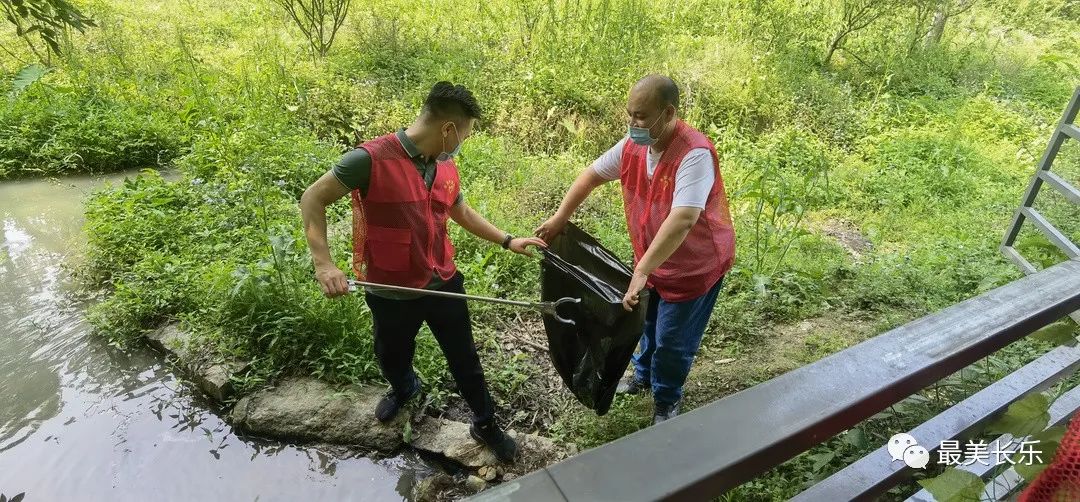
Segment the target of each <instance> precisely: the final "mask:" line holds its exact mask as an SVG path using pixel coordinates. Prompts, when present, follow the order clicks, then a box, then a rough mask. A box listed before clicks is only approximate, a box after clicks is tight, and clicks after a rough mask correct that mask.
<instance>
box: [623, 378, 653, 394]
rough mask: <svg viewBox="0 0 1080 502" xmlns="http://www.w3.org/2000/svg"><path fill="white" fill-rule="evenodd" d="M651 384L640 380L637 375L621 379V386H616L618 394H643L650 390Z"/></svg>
mask: <svg viewBox="0 0 1080 502" xmlns="http://www.w3.org/2000/svg"><path fill="white" fill-rule="evenodd" d="M649 387H650V386H649V384H647V383H645V382H642V381H641V380H638V379H637V377H633V376H629V377H624V378H623V379H622V380H619V386H618V387H615V393H616V394H631V395H633V394H641V393H642V392H649Z"/></svg>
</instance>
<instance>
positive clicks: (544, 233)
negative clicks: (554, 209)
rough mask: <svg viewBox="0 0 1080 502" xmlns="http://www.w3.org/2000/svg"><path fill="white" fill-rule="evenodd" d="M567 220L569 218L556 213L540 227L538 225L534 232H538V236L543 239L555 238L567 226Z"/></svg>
mask: <svg viewBox="0 0 1080 502" xmlns="http://www.w3.org/2000/svg"><path fill="white" fill-rule="evenodd" d="M567 220H568V218H564V217H561V216H559V215H557V214H556V215H555V216H552V217H551V218H548V220H547V221H545V222H544V223H543V224H541V225H540V226H539V227H536V230H535V231H534V232H535V233H536V236H537V237H539V238H541V239H544V240H551V239H553V238H555V236H556V235H559V234H561V233H562V231H563V228H565V227H566V221H567Z"/></svg>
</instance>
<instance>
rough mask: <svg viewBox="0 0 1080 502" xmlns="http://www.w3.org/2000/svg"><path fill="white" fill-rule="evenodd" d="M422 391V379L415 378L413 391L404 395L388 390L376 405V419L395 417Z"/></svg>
mask: <svg viewBox="0 0 1080 502" xmlns="http://www.w3.org/2000/svg"><path fill="white" fill-rule="evenodd" d="M419 393H420V380H419V379H415V383H414V384H413V388H412V391H410V392H409V393H408V394H406V395H404V396H400V395H398V394H397V393H396V392H394V390H393V389H391V390H390V392H387V393H386V395H385V396H383V398H382V399H380V400H379V404H377V405H376V406H375V419H376V420H378V421H380V422H384V423H385V422H389V421H391V420H393V419H394V417H396V416H397V415H398V413H399V412H400V411H401V408H403V407H404V406H405V403H407V402H409V400H410V399H412V398H414V397H416V395H417V394H419Z"/></svg>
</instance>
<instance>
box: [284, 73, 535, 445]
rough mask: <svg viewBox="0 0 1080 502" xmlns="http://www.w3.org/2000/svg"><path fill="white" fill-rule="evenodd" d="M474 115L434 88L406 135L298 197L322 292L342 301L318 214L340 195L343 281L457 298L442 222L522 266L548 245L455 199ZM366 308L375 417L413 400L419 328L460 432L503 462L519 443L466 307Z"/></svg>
mask: <svg viewBox="0 0 1080 502" xmlns="http://www.w3.org/2000/svg"><path fill="white" fill-rule="evenodd" d="M479 117H480V107H479V106H478V105H477V103H476V99H475V98H474V97H473V95H472V93H471V92H469V90H468V89H466V88H465V87H463V86H461V85H457V86H455V85H453V84H451V83H449V82H439V83H437V84H435V86H434V87H432V89H431V92H430V93H429V94H428V96H427V99H426V100H425V101H424V106H423V109H422V110H421V113H420V116H419V117H418V118H417V119H416V121H415V122H413V124H412V125H411V126H409V127H408V128H405V129H401V130H398V131H397V132H396V133H391V134H387V135H385V136H382V137H379V138H376V139H373V140H371V141H368V142H366V143H364V144H362V145H360V147H359V148H357V149H355V150H353V151H351V152H349V153H347V154H345V156H344V157H343V158H342V159H341V161H340V162H339V163H338V164H337V165H335V166H334V168H333V169H332V170H330V171H329V172H327V173H326V174H324V175H323V176H322V177H321V178H319V180H318V181H316V182H315V183H313V184H312V185H311V186H310V187H308V189H307V191H305V192H304V195H303V196H302V197H301V198H300V208H301V213H302V214H303V218H304V232H305V233H306V234H307V241H308V246H309V248H310V249H311V256H312V259H313V261H314V263H315V275H316V278H317V279H318V281H319V287H320V288H322V291H323V294H325V295H326V296H327V297H336V296H341V295H344V294H346V293H348V284H347V283H346V279H345V274H344V273H342V271H341V270H340V269H338V268H337V266H336V265H334V261H333V260H332V259H331V257H330V250H329V247H328V246H327V242H326V206H328V205H329V204H331V203H333V202H334V201H336V200H338V199H340V198H341V197H344V196H345V195H346V194H349V193H350V192H351V193H352V206H353V272H354V273H355V274H356V276H357V277H360V278H365V276H366V279H367V280H368V281H370V282H374V283H379V284H389V285H395V286H408V287H412V288H424V289H432V290H439V291H449V292H454V293H464V292H465V289H464V287H463V282H464V277H463V276H462V274H461V273H460V272H458V271H457V269H456V267H455V266H454V260H453V258H454V247H453V245H452V244H451V243H450V239H449V237H448V235H447V229H446V222H447V219H453V220H454V221H455V222H456V223H457V224H459V225H461V226H462V228H464V229H465V230H468V231H469V232H470V233H472V234H473V235H476V236H477V237H480V238H481V239H485V240H488V241H491V242H493V243H496V244H500V245H502V247H503V248H505V249H509V250H511V251H513V252H515V253H519V254H524V255H529V256H531V255H532V253H531V252H530V251H529V250H527V249H526V248H527V247H528V246H545V245H546V244H545V243H544V241H542V240H540V239H537V238H514V237H513V236H511V235H510V234H508V233H506V232H503V231H502V230H499V229H498V228H496V227H495V226H494V225H492V224H491V223H489V222H488V221H487V220H486V219H484V217H483V216H480V215H479V214H477V213H476V211H474V210H473V209H472V208H471V207H469V205H468V204H466V203H465V201H464V200H463V198H462V195H461V183H460V180H459V178H458V169H457V165H456V164H455V163H454V161H453V160H451V159H452V158H453V157H454V155H455V154H457V152H458V150H459V149H460V148H461V144H462V142H464V141H465V139H466V138H468V137H469V135H470V134H471V133H472V128H473V125H474V124H475V123H476V120H477V119H478V118H479ZM365 299H366V301H367V304H368V307H370V308H371V314H372V316H373V317H374V321H375V322H374V325H375V326H374V331H375V333H374V338H375V355H376V357H377V358H378V361H379V366H380V368H381V369H382V373H383V376H384V377H385V378H386V379H387V380H388V381H389V382H390V386H391V388H392V389H391V391H390V392H389V393H387V395H386V396H385V397H383V399H382V400H381V401H380V402H379V404H378V405H377V406H376V408H375V416H376V418H378V419H379V420H380V421H383V422H387V421H390V420H391V419H393V418H394V417H395V416H397V414H398V412H399V411H400V410H401V408H402V407H403V406H404V404H405V403H406V402H407V401H409V400H410V399H412V398H413V397H414V396H416V395H417V394H419V393H420V380H419V378H417V376H416V373H415V372H414V371H413V367H412V362H413V354H414V352H415V348H416V345H415V340H416V334H417V332H418V331H419V330H420V326H421V324H423V323H424V322H427V323H428V327H430V328H431V332H432V334H434V335H435V339H436V340H437V341H438V342H439V346H440V347H441V348H442V351H443V354H444V355H445V356H446V361H447V363H448V366H449V367H450V373H451V374H452V375H453V377H454V381H456V382H457V385H458V391H459V392H460V393H461V396H462V397H463V398H465V401H466V402H467V403H468V404H469V407H470V408H471V409H472V412H473V424H472V427H471V428H470V430H469V432H470V433H471V434H472V436H473V438H474V439H476V440H477V441H479V442H481V443H483V444H485V445H487V446H488V447H489V448H491V449H492V451H493V452H494V453H495V455H496V456H497V457H498V458H499V459H500V460H502V461H504V462H510V461H512V460H513V458H514V456H515V454H516V451H517V445H516V444H515V442H514V440H513V439H512V438H510V436H508V435H507V434H505V433H504V432H503V431H502V430H501V429H500V428H499V427H498V425H497V424H496V423H495V406H494V403H493V402H492V399H491V394H489V393H488V389H487V385H486V383H485V382H484V370H483V368H481V366H480V358H479V357H478V356H477V353H476V346H475V344H474V343H473V335H472V325H471V321H470V319H469V309H468V306H467V305H466V303H465V300H459V299H451V298H444V297H438V296H427V295H419V294H408V293H401V292H396V291H389V290H386V289H382V290H379V289H377V288H368V289H367V290H366V292H365Z"/></svg>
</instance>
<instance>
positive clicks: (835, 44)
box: [821, 31, 847, 66]
mask: <svg viewBox="0 0 1080 502" xmlns="http://www.w3.org/2000/svg"><path fill="white" fill-rule="evenodd" d="M845 35H847V33H844V32H842V31H841V32H838V33H837V34H836V35H835V36H833V38H832V41H831V42H829V48H828V49H827V50H826V51H825V57H824V58H822V60H821V66H829V61H830V60H832V57H833V53H835V52H836V49H839V48H840V43H841V42H843V41H844V36H845Z"/></svg>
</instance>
